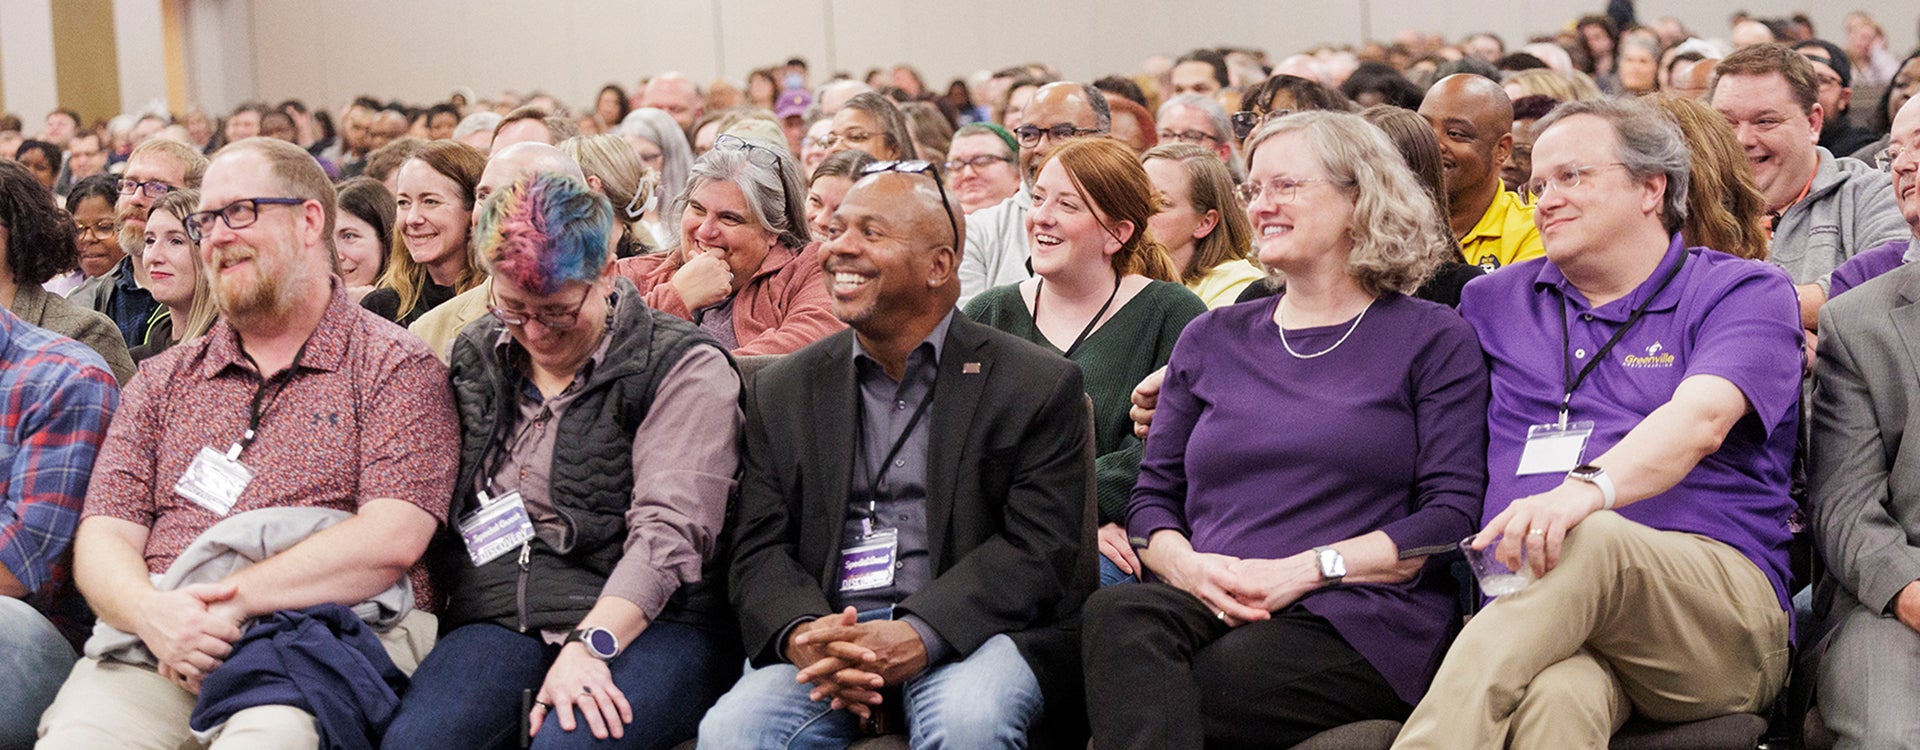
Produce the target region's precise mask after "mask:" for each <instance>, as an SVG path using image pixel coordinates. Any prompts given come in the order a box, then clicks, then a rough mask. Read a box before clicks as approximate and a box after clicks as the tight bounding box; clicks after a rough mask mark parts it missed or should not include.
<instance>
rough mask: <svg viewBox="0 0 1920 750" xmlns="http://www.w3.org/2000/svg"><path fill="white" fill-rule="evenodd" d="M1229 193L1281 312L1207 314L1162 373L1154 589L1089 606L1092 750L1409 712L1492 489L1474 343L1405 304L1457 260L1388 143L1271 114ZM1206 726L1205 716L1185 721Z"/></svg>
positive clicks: (1268, 734)
mask: <svg viewBox="0 0 1920 750" xmlns="http://www.w3.org/2000/svg"><path fill="white" fill-rule="evenodd" d="M1248 148H1249V152H1250V158H1251V160H1252V161H1251V175H1250V177H1249V179H1248V182H1247V184H1246V186H1245V187H1244V188H1243V189H1242V197H1243V198H1245V199H1246V203H1247V206H1248V208H1247V213H1248V217H1249V219H1251V223H1252V224H1253V227H1254V229H1255V230H1257V232H1256V234H1257V236H1258V237H1259V240H1258V244H1257V245H1256V248H1257V249H1258V251H1259V253H1260V260H1261V261H1262V262H1263V263H1266V264H1267V265H1269V266H1272V267H1274V268H1276V269H1279V270H1280V271H1281V272H1283V273H1285V274H1286V276H1287V281H1288V283H1287V291H1286V292H1285V293H1284V294H1282V295H1280V296H1278V297H1271V298H1266V299H1261V300H1255V301H1251V302H1246V303H1243V304H1238V305H1234V306H1231V307H1226V308H1222V309H1218V310H1214V311H1212V312H1209V313H1206V314H1204V315H1202V316H1201V317H1199V318H1197V319H1195V320H1194V321H1193V323H1191V324H1189V325H1188V327H1187V328H1186V331H1185V332H1184V333H1183V334H1182V335H1181V337H1180V340H1179V343H1178V344H1176V346H1175V348H1174V350H1173V355H1172V358H1171V360H1170V362H1169V364H1168V367H1167V378H1166V383H1165V385H1164V387H1163V389H1162V391H1161V396H1160V399H1159V402H1158V408H1157V413H1156V417H1155V421H1154V425H1153V433H1152V437H1151V439H1150V440H1148V442H1147V444H1146V451H1145V456H1144V459H1143V461H1142V463H1141V471H1140V480H1139V483H1138V484H1137V485H1136V486H1135V488H1134V492H1133V497H1132V502H1131V505H1130V506H1129V511H1128V515H1127V532H1128V536H1129V540H1130V541H1131V543H1132V544H1133V545H1134V546H1135V547H1136V548H1137V549H1138V550H1139V559H1140V561H1141V562H1142V563H1143V564H1144V565H1145V567H1146V569H1147V570H1148V571H1149V572H1150V573H1151V577H1150V578H1149V581H1150V582H1148V583H1141V584H1130V585H1124V586H1109V587H1106V588H1104V589H1101V590H1100V591H1099V592H1098V593H1096V594H1095V595H1094V596H1093V597H1092V598H1091V599H1090V600H1089V601H1088V604H1087V615H1086V618H1085V626H1084V627H1085V634H1084V637H1083V643H1082V651H1083V653H1084V655H1085V662H1086V664H1085V670H1086V681H1087V698H1088V700H1087V704H1088V714H1089V719H1090V720H1091V726H1092V729H1093V738H1094V743H1095V744H1096V745H1098V746H1099V747H1101V748H1103V750H1104V749H1108V748H1195V749H1197V748H1200V747H1202V746H1203V745H1206V746H1216V745H1231V746H1245V745H1261V746H1265V745H1276V746H1283V747H1284V746H1289V745H1293V744H1296V743H1299V742H1300V741H1302V740H1304V739H1306V738H1308V737H1310V736H1312V735H1314V734H1316V733H1318V732H1320V731H1322V730H1325V729H1328V728H1331V727H1334V726H1338V725H1340V724H1345V723H1349V722H1355V721H1362V720H1367V719H1399V718H1403V717H1404V716H1405V715H1406V714H1407V712H1408V711H1409V710H1410V709H1411V706H1412V705H1413V704H1414V703H1415V702H1417V701H1419V700H1420V697H1421V695H1422V694H1423V693H1424V692H1425V691H1426V687H1427V682H1428V680H1429V679H1430V678H1431V677H1432V674H1433V670H1434V668H1435V666H1436V665H1437V664H1438V663H1439V659H1440V656H1441V652H1442V650H1443V648H1444V644H1445V639H1446V636H1447V633H1448V631H1449V625H1450V624H1451V623H1452V622H1453V621H1454V617H1455V607H1454V604H1453V598H1452V596H1451V594H1450V592H1451V591H1452V587H1453V584H1452V580H1451V578H1450V577H1449V576H1448V574H1447V572H1446V570H1445V567H1444V565H1437V564H1436V565H1434V566H1428V565H1426V561H1427V557H1426V556H1427V555H1430V554H1432V553H1433V552H1436V551H1446V550H1450V549H1451V548H1452V546H1453V544H1454V543H1455V542H1457V541H1458V540H1459V539H1460V538H1461V537H1463V536H1465V535H1466V534H1468V533H1470V532H1471V531H1472V530H1473V527H1474V524H1475V522H1476V521H1477V519H1478V518H1479V513H1480V496H1481V492H1482V490H1483V488H1484V487H1485V482H1486V473H1485V471H1486V465H1485V462H1484V457H1485V451H1486V432H1485V427H1486V425H1485V420H1484V419H1483V415H1484V414H1485V413H1486V405H1487V388H1488V385H1487V373H1486V366H1485V364H1484V363H1483V361H1482V359H1481V357H1480V349H1479V346H1478V343H1477V342H1476V341H1475V340H1474V336H1473V332H1472V330H1471V329H1469V328H1468V327H1467V325H1466V323H1465V322H1464V321H1462V320H1461V319H1460V318H1459V316H1457V315H1456V314H1454V313H1453V311H1451V310H1449V309H1448V308H1446V307H1445V306H1442V305H1439V304H1435V303H1432V302H1427V301H1424V300H1419V299H1415V298H1413V297H1409V296H1407V294H1408V293H1410V292H1412V291H1413V290H1414V289H1416V288H1418V287H1419V286H1420V283H1421V282H1423V281H1425V280H1426V278H1427V277H1428V276H1430V275H1431V274H1432V272H1433V270H1434V268H1435V267H1436V266H1438V265H1439V264H1440V262H1441V261H1442V260H1443V259H1445V258H1447V257H1450V256H1453V255H1455V254H1456V252H1457V251H1455V250H1454V248H1453V245H1452V242H1451V238H1450V237H1448V236H1446V235H1445V233H1444V232H1443V230H1442V227H1443V226H1444V225H1443V224H1442V223H1441V222H1440V221H1439V218H1438V216H1437V214H1436V209H1435V208H1434V204H1433V202H1432V201H1430V200H1427V199H1426V193H1425V191H1423V190H1422V189H1421V188H1420V184H1419V182H1418V181H1417V180H1416V179H1415V178H1414V176H1413V173H1412V172H1411V171H1409V170H1408V169H1407V167H1406V166H1405V163H1404V162H1403V161H1402V160H1401V159H1400V158H1399V154H1398V152H1396V151H1395V150H1394V147H1393V146H1392V145H1391V144H1390V143H1389V142H1388V140H1387V138H1386V136H1385V134H1384V133H1382V132H1381V131H1380V130H1378V129H1377V128H1374V127H1373V126H1372V125H1369V124H1368V123H1367V121H1365V120H1363V119H1361V118H1360V117H1358V116H1357V115H1352V114H1346V113H1334V112H1307V113H1301V114H1295V115H1292V116H1289V117H1285V118H1281V119H1279V120H1276V121H1274V122H1272V123H1270V124H1268V125H1267V126H1266V127H1265V128H1263V129H1262V130H1261V131H1260V132H1259V133H1256V134H1255V135H1254V137H1253V138H1252V139H1250V140H1249V142H1248ZM1196 717H1197V720H1196Z"/></svg>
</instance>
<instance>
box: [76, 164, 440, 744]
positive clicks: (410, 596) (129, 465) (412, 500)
mask: <svg viewBox="0 0 1920 750" xmlns="http://www.w3.org/2000/svg"><path fill="white" fill-rule="evenodd" d="M334 200H335V199H334V191H333V186H332V185H331V184H330V183H329V182H328V181H327V176H326V172H325V171H323V170H322V169H321V167H320V165H319V163H317V162H315V161H314V159H313V156H312V155H310V154H308V153H307V152H306V150H305V149H302V148H300V147H299V146H296V145H294V144H291V143H288V142H286V141H281V140H276V139H272V138H249V139H246V140H242V141H239V142H237V143H234V144H232V145H229V146H227V147H226V148H224V149H221V151H220V152H219V154H217V156H216V158H215V159H214V160H213V163H212V164H211V165H210V166H209V167H208V168H207V172H206V180H205V184H204V186H203V188H202V192H201V197H200V209H201V210H200V211H198V212H196V213H194V214H192V215H191V216H189V217H188V219H187V227H188V232H189V234H190V235H191V236H193V237H195V238H197V239H198V240H199V243H200V249H199V252H200V259H201V261H202V262H203V263H204V265H205V268H206V273H207V274H209V275H210V276H211V277H212V279H211V280H210V286H211V289H212V292H213V298H214V302H215V304H216V305H218V307H219V310H220V321H219V322H218V323H215V324H214V327H213V329H212V330H211V331H209V332H208V333H207V334H206V335H205V336H202V337H200V338H197V339H194V340H191V341H186V342H182V343H180V344H176V345H175V346H174V347H173V348H171V349H168V350H167V351H166V352H164V353H162V354H160V355H158V356H156V357H154V358H153V359H150V360H147V362H146V363H145V365H146V366H145V368H144V369H143V370H142V371H141V374H140V377H138V378H136V379H135V380H134V381H133V384H132V385H131V386H129V387H128V388H127V390H126V392H125V397H124V400H123V401H122V403H121V410H120V411H119V412H118V413H117V414H116V416H117V417H118V418H117V419H115V420H114V422H113V424H112V426H111V427H110V428H109V430H108V432H107V437H106V442H105V443H104V445H103V446H102V448H101V453H100V458H99V460H98V461H97V462H96V467H95V471H94V473H93V480H92V483H91V484H90V485H89V486H88V488H87V503H86V509H85V511H84V513H83V514H82V520H81V521H80V528H79V531H78V533H77V535H76V537H75V541H74V550H75V551H74V578H75V580H76V581H77V582H78V583H79V585H80V590H81V593H83V594H85V595H86V597H87V601H88V602H89V603H90V604H91V605H92V606H93V609H94V612H95V613H96V614H97V615H98V616H99V618H100V620H101V622H104V623H106V624H107V625H111V626H112V627H114V628H117V629H119V630H120V631H123V632H124V633H128V634H132V635H133V636H134V637H136V638H137V639H138V640H139V642H140V644H141V645H143V646H144V647H145V649H146V650H147V651H148V652H150V653H151V655H152V660H153V662H154V666H142V665H138V664H129V663H122V662H120V661H109V660H105V659H103V658H95V657H88V658H84V659H82V660H81V661H80V662H79V663H78V664H76V665H75V666H74V670H73V673H72V674H71V675H70V676H69V677H68V678H67V682H66V684H65V685H63V686H62V687H61V690H60V695H59V697H57V698H56V699H55V700H54V703H53V706H52V707H50V708H49V709H47V712H46V713H45V714H44V715H43V716H42V717H41V723H40V733H41V740H40V744H39V746H40V747H43V748H94V747H131V746H143V747H146V746H163V747H177V746H181V745H183V744H188V743H193V744H197V742H204V741H205V740H204V739H201V740H197V741H196V738H195V737H194V735H193V734H192V733H191V732H189V726H188V717H189V715H190V714H191V713H192V712H193V711H194V710H195V706H196V695H197V694H199V693H200V690H201V686H202V683H203V680H204V681H205V683H206V684H207V685H208V686H209V687H213V688H216V690H215V691H214V692H215V693H216V694H218V695H219V696H220V698H221V699H220V700H213V699H212V698H211V697H209V701H207V702H203V703H202V704H201V705H202V706H203V707H205V706H206V705H209V704H211V705H215V706H226V707H228V708H229V709H230V710H232V712H231V714H230V715H224V717H225V721H224V723H223V724H219V725H218V726H214V727H209V726H200V727H199V728H200V729H203V730H216V731H217V732H218V733H219V734H218V738H217V739H216V740H214V743H213V746H214V747H226V746H231V747H298V746H305V747H313V746H315V744H316V743H317V742H318V741H319V737H320V735H321V733H322V727H323V726H324V727H327V728H338V727H339V726H340V724H341V718H342V717H341V716H340V713H341V710H340V708H341V706H342V705H345V706H347V707H348V708H349V709H351V707H353V706H358V705H368V702H371V701H373V700H375V697H374V695H375V694H374V693H373V691H372V690H367V691H366V692H362V689H363V688H366V685H364V683H356V684H354V685H352V686H347V685H342V684H335V683H333V682H331V681H325V680H322V681H319V682H318V683H315V684H302V685H301V688H300V695H301V696H302V700H298V701H294V700H287V699H285V698H281V697H278V696H272V695H259V694H253V695H250V694H248V693H247V692H246V690H247V684H246V683H241V684H235V680H236V678H234V677H233V676H231V675H233V674H240V675H253V674H256V673H258V672H260V671H261V669H260V666H259V664H258V662H260V661H261V657H259V656H252V657H251V659H250V660H249V661H250V662H252V663H246V664H243V663H242V661H240V660H239V659H237V658H235V657H247V656H248V655H249V652H248V650H247V649H248V648H252V647H253V646H251V645H248V644H241V646H240V650H239V651H235V650H234V649H235V644H236V642H238V641H240V640H241V636H242V628H241V626H242V624H243V623H246V622H247V621H248V620H252V619H255V618H260V619H262V620H268V621H272V622H276V623H299V622H301V620H300V619H299V618H300V617H303V616H311V617H314V618H316V619H313V620H307V621H306V622H309V623H312V622H316V621H317V618H318V617H320V616H321V614H324V611H322V612H320V613H314V614H309V613H310V612H314V610H312V608H315V607H321V606H322V605H333V604H339V605H347V606H352V605H355V604H360V603H363V602H367V601H369V600H374V599H376V598H378V599H379V600H380V601H381V602H383V604H382V605H381V608H382V609H383V611H385V612H388V613H389V614H387V615H385V616H383V617H380V618H379V619H378V621H377V622H375V623H371V624H370V625H369V627H371V628H373V629H374V630H375V633H374V634H375V636H376V637H377V638H378V639H379V640H380V645H381V646H383V647H384V648H382V649H380V650H381V651H383V652H384V653H385V654H386V656H387V657H388V658H389V659H390V660H391V661H390V663H389V664H385V665H381V664H379V663H374V664H368V665H367V666H368V668H369V669H384V668H397V669H398V670H399V671H400V672H402V673H411V672H412V670H413V668H414V667H415V666H417V665H418V663H419V660H420V658H421V657H423V656H425V654H426V650H427V649H428V648H429V647H431V645H432V643H433V633H434V630H435V618H434V616H433V614H432V612H433V611H434V610H435V607H436V603H435V601H436V597H435V595H434V592H433V589H432V588H431V585H430V584H429V583H428V581H427V577H426V569H425V567H424V566H423V565H421V564H420V557H421V555H422V553H423V552H425V550H426V547H427V542H428V540H429V539H430V538H431V537H432V536H433V534H434V532H435V530H436V529H437V528H438V527H439V525H440V523H441V522H443V521H444V520H445V516H446V512H447V504H448V500H449V498H450V497H451V495H452V488H453V483H454V472H455V469H456V467H457V463H458V450H459V445H458V435H457V422H456V417H455V416H454V413H453V396H452V393H451V391H450V390H449V388H448V385H447V369H446V367H445V366H443V365H441V364H440V362H439V361H438V360H436V359H434V357H433V353H432V352H431V351H430V350H428V348H427V345H426V344H425V343H423V342H421V341H420V340H419V339H417V338H414V337H413V335H412V334H409V333H407V332H406V331H404V330H402V329H400V328H398V327H395V326H393V325H391V324H389V323H387V322H385V321H384V320H381V319H380V318H379V317H378V316H377V315H375V314H373V313H371V312H368V311H366V310H364V309H362V308H361V307H360V306H359V305H356V304H354V303H353V302H351V301H349V299H348V297H347V293H346V288H345V286H343V285H342V283H341V282H340V279H339V277H338V276H335V275H334V272H333V267H334V259H333V255H334V250H333V246H332V237H333V224H334ZM296 509H298V510H305V511H333V512H334V514H339V515H336V516H335V517H337V518H338V521H337V523H334V524H333V525H332V526H327V527H326V528H324V529H321V530H318V531H311V532H305V531H281V532H279V535H281V536H282V539H281V540H280V541H283V542H286V543H288V544H290V545H291V546H288V547H286V548H284V549H283V550H280V551H278V552H277V553H276V552H268V553H267V554H264V555H262V556H261V559H259V560H257V561H256V562H254V563H253V564H252V565H250V566H247V567H241V568H239V569H238V570H236V571H234V572H231V573H228V574H225V575H218V576H217V577H216V576H214V575H208V576H205V578H203V579H202V580H200V581H198V582H194V583H184V582H183V585H180V586H178V587H170V588H168V589H166V590H161V589H159V588H156V586H155V585H154V583H153V582H152V576H155V575H160V574H169V573H174V572H175V571H173V570H172V568H173V567H174V563H175V561H176V560H190V559H192V558H191V557H183V556H182V553H183V552H186V551H188V547H189V545H192V544H194V543H195V542H196V541H198V540H201V538H202V535H203V534H206V533H207V532H208V530H209V529H210V528H212V527H214V526H215V525H216V524H222V525H224V524H225V523H233V522H236V521H242V522H245V521H247V520H248V519H247V518H246V517H247V516H249V515H250V514H249V513H248V512H250V511H255V510H269V511H282V512H284V511H289V510H296ZM272 515H275V514H269V517H271V516H272ZM309 515H311V514H309ZM251 518H253V519H260V518H262V516H259V515H251ZM223 520H224V523H223ZM255 523H264V522H255ZM249 528H251V527H249ZM274 535H275V534H274V531H273V529H272V528H264V527H263V529H261V530H257V531H255V532H254V536H255V537H257V538H261V539H260V541H258V542H256V543H257V544H262V545H263V546H264V545H265V544H266V541H265V540H266V539H271V538H272V537H273V536H274ZM206 578H212V579H213V580H206ZM189 580H191V579H189ZM403 587H404V588H403ZM389 606H390V607H391V609H388V607H389ZM355 624H358V623H355ZM252 627H253V628H255V629H257V628H259V627H260V625H258V624H256V625H253V626H252ZM317 629H319V630H329V629H328V628H324V627H322V628H317ZM303 638H304V636H303ZM248 643H251V644H257V643H258V641H252V640H250V641H249V642H248ZM306 643H308V642H307V641H304V640H303V641H302V644H303V645H305V644H306ZM339 650H340V651H344V650H346V649H339ZM335 653H336V654H337V653H338V651H336V652H335ZM225 667H232V668H235V669H238V670H240V671H239V672H237V673H227V676H223V673H222V672H221V670H222V669H223V668H225ZM304 682H310V681H304ZM375 683H376V684H375V687H376V688H377V687H384V685H381V684H380V681H378V680H376V681H375ZM314 691H327V692H326V693H325V698H326V699H325V700H321V699H317V698H316V699H311V700H308V699H305V696H308V695H311V694H312V693H313V692H314ZM342 695H345V696H347V698H345V699H343V698H341V696H342ZM389 695H390V694H389ZM363 696H364V697H363ZM290 703H317V704H319V705H289V704H290ZM317 714H326V715H328V716H331V717H332V718H333V719H334V720H333V721H329V722H326V723H325V724H322V723H321V722H320V721H319V720H318V719H317V718H316V715H317ZM347 718H349V719H351V720H353V721H354V722H355V723H354V725H353V726H355V727H358V726H360V725H359V724H358V721H359V720H360V717H359V716H358V715H354V716H351V717H347ZM368 720H373V718H372V717H368Z"/></svg>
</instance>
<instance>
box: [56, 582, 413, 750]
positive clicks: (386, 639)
mask: <svg viewBox="0 0 1920 750" xmlns="http://www.w3.org/2000/svg"><path fill="white" fill-rule="evenodd" d="M438 625H439V623H438V619H437V618H435V617H434V616H433V615H430V614H427V613H425V612H421V611H418V610H415V611H413V612H412V613H409V614H408V615H407V616H406V618H405V619H403V620H401V621H400V624H399V625H396V626H394V627H393V628H392V629H391V630H388V631H387V632H384V633H381V634H380V642H381V644H382V645H384V646H386V647H387V656H388V657H390V658H392V659H393V663H394V666H397V667H399V668H400V671H402V672H405V673H407V674H409V675H411V674H413V670H414V668H416V667H418V666H420V660H421V659H424V658H426V656H427V650H428V649H431V648H433V641H434V637H435V631H436V630H437V628H438ZM193 704H194V696H193V695H192V694H191V693H188V692H187V691H185V690H182V689H181V688H180V686H179V685H176V684H174V683H172V682H170V681H168V680H167V679H166V678H164V677H161V676H160V675H159V673H157V672H155V671H154V670H153V669H152V668H149V667H138V666H132V665H128V664H120V663H117V662H103V661H100V660H98V659H88V658H83V659H81V660H80V662H79V663H77V664H75V665H74V666H73V673H72V674H70V675H68V676H67V681H66V683H65V684H63V685H61V686H60V695H59V696H58V697H56V698H54V700H53V705H52V706H51V707H49V708H48V709H47V712H46V713H45V714H42V715H41V716H40V744H38V745H36V747H38V748H41V749H42V750H47V749H49V748H51V749H52V750H65V749H66V748H74V749H75V750H80V749H82V748H107V747H111V748H151V750H197V749H198V748H200V747H202V746H203V743H201V742H200V741H199V740H198V739H196V738H195V737H194V736H193V731H192V730H190V729H188V728H187V717H188V716H189V715H191V714H192V713H193ZM319 744H320V736H319V732H318V729H317V728H316V727H315V722H314V718H313V715H312V714H309V713H307V712H305V711H302V710H300V709H297V708H290V707H287V706H260V707H257V708H250V709H247V710H244V711H240V712H238V713H235V714H234V715H233V718H232V719H230V720H228V721H227V723H226V725H225V726H224V727H222V728H221V729H218V730H216V732H215V735H214V737H213V739H212V743H211V745H207V746H208V747H212V748H216V749H217V750H224V749H225V748H248V749H249V750H251V749H252V748H266V749H268V750H278V749H280V748H286V749H287V750H294V749H295V748H298V749H300V750H313V748H315V747H317V746H318V745H319Z"/></svg>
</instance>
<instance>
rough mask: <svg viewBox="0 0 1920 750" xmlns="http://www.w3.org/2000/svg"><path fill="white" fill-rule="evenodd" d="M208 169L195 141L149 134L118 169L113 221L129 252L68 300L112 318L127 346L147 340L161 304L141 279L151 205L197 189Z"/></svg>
mask: <svg viewBox="0 0 1920 750" xmlns="http://www.w3.org/2000/svg"><path fill="white" fill-rule="evenodd" d="M206 172H207V157H205V156H201V155H200V152H198V151H195V150H193V148H192V147H191V146H187V145H185V144H181V143H177V142H174V141H169V140H165V139H159V138H154V139H149V140H148V141H147V142H146V143H142V144H140V146H139V147H138V148H135V149H134V150H133V153H132V154H131V155H129V156H128V157H127V168H126V170H125V171H123V172H121V173H120V182H119V188H120V197H119V199H118V200H115V201H114V204H113V220H114V223H115V224H116V225H117V227H118V232H119V235H120V247H121V249H123V250H125V251H126V257H124V258H121V259H120V262H119V263H117V264H115V265H114V267H113V270H111V271H108V272H106V273H104V274H101V275H99V276H95V277H93V278H91V279H88V280H87V281H86V283H84V284H81V285H80V287H79V288H77V289H74V290H73V293H72V294H69V295H67V301H69V302H72V303H73V304H75V305H78V306H80V307H84V308H88V309H91V310H93V311H95V312H100V313H105V314H106V316H107V317H109V318H112V319H113V323H114V325H115V326H118V327H119V328H120V335H121V337H123V338H124V339H126V342H127V348H128V349H132V348H134V347H137V346H139V345H141V344H144V343H147V340H146V333H147V321H148V318H151V317H153V311H154V309H155V308H156V307H158V306H159V303H157V302H154V301H153V295H151V294H148V293H147V290H146V289H144V288H143V285H142V284H141V282H142V281H143V280H142V279H141V278H140V274H142V273H144V270H142V269H141V266H140V247H141V246H142V244H143V243H144V242H145V241H146V232H147V212H148V211H151V210H153V202H154V201H157V200H159V199H160V196H163V195H166V194H167V193H171V192H173V191H175V190H180V189H182V188H199V187H200V177H201V175H204V174H206Z"/></svg>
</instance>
